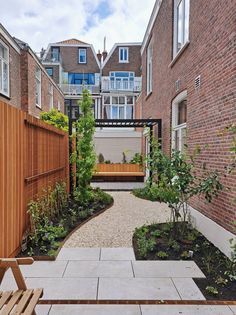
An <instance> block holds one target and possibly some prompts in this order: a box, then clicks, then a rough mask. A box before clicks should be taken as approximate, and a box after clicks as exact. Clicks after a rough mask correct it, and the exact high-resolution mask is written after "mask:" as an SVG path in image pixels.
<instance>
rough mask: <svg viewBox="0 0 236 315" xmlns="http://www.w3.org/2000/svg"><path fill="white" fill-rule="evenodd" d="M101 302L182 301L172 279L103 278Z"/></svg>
mask: <svg viewBox="0 0 236 315" xmlns="http://www.w3.org/2000/svg"><path fill="white" fill-rule="evenodd" d="M98 299H101V300H104V299H105V300H125V299H129V300H138V299H143V300H152V299H161V300H162V299H163V300H164V299H170V300H180V296H179V294H178V292H177V290H176V288H175V286H174V284H173V282H172V281H171V279H163V278H156V279H143V278H129V279H128V278H125V279H123V278H112V279H111V278H110V279H109V278H101V279H99V285H98Z"/></svg>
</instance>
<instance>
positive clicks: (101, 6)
mask: <svg viewBox="0 0 236 315" xmlns="http://www.w3.org/2000/svg"><path fill="white" fill-rule="evenodd" d="M154 3H155V0H145V1H142V0H0V23H2V24H3V26H4V27H5V28H6V29H7V30H8V32H9V33H10V34H11V35H12V36H15V37H17V38H19V39H21V40H23V41H25V42H27V43H28V44H29V45H30V47H31V48H32V49H33V50H34V51H35V52H39V51H40V50H41V48H42V47H44V48H46V47H47V45H48V43H55V42H58V41H62V40H65V39H69V38H77V39H80V40H82V41H84V42H86V43H89V44H93V45H94V48H95V50H96V51H97V50H98V49H100V50H101V51H102V50H103V42H104V37H105V36H106V50H107V51H108V52H109V50H110V49H111V48H112V46H113V44H114V43H117V42H141V41H142V40H143V36H144V33H145V30H146V27H147V24H148V21H149V18H150V15H151V12H152V9H153V6H154Z"/></svg>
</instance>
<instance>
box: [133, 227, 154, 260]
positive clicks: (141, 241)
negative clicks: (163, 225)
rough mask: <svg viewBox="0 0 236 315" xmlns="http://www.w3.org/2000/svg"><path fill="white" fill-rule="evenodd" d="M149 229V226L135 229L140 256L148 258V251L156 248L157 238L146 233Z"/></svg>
mask: <svg viewBox="0 0 236 315" xmlns="http://www.w3.org/2000/svg"><path fill="white" fill-rule="evenodd" d="M148 231H149V229H148V227H147V226H145V225H144V226H142V227H141V228H136V229H135V235H136V237H137V246H138V253H139V255H140V257H142V258H146V257H147V255H148V253H149V252H150V251H151V252H152V251H153V250H154V248H155V245H156V240H155V239H154V238H153V237H151V238H148V236H147V235H146V234H147V233H148Z"/></svg>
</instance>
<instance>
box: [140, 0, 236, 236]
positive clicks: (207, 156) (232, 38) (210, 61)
mask: <svg viewBox="0 0 236 315" xmlns="http://www.w3.org/2000/svg"><path fill="white" fill-rule="evenodd" d="M182 10H184V11H182ZM182 12H184V13H183V14H182ZM235 13H236V12H235V2H234V1H231V0H226V1H224V2H217V1H204V0H198V1H194V0H193V1H190V0H178V1H177V0H174V1H172V0H162V1H159V0H158V1H156V4H155V7H154V10H153V13H152V16H151V19H150V21H149V24H148V28H147V31H146V35H145V37H144V41H143V45H142V49H141V53H142V95H141V99H142V100H141V105H140V106H141V108H142V116H143V118H150V117H152V118H161V119H162V122H163V126H162V127H163V138H162V144H163V149H164V151H165V152H166V153H167V154H170V152H171V148H177V149H180V150H181V148H182V147H183V144H184V143H187V145H188V147H189V150H190V151H193V149H194V148H195V147H196V146H197V145H199V146H201V147H202V148H204V147H205V145H207V146H208V148H207V149H203V152H202V155H201V158H200V160H199V163H204V162H205V163H206V164H207V166H208V167H209V169H217V170H219V171H220V172H222V173H223V172H224V168H225V166H226V165H227V164H228V163H229V157H230V151H229V148H230V145H231V144H232V135H228V136H225V137H223V136H220V132H221V131H222V130H223V129H224V128H225V127H227V126H229V125H231V124H232V123H235V122H236V92H235V91H236V81H235V78H236V58H235V57H236V56H235V48H236V47H235V45H236V44H235V43H236V32H235V30H236V29H235V25H236V24H235V23H236V20H235ZM178 120H179V122H178ZM222 181H223V183H224V184H225V185H226V186H229V187H230V190H229V191H226V190H224V191H223V192H222V193H221V194H220V196H219V197H218V198H216V199H215V200H214V201H213V202H212V204H209V203H207V202H205V200H204V199H202V198H195V199H194V200H193V202H192V204H191V205H192V206H193V207H194V209H195V210H197V211H198V212H199V213H200V214H203V215H205V216H206V217H207V218H209V219H211V220H213V221H214V222H216V223H217V224H219V225H220V226H222V227H223V228H224V229H226V230H228V231H230V232H234V231H235V226H234V223H233V222H234V221H235V220H236V203H235V197H236V174H235V173H234V174H232V175H230V176H228V177H227V179H224V178H222Z"/></svg>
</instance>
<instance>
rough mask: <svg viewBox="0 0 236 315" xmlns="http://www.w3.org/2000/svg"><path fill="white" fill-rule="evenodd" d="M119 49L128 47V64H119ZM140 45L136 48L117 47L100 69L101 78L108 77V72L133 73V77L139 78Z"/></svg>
mask: <svg viewBox="0 0 236 315" xmlns="http://www.w3.org/2000/svg"><path fill="white" fill-rule="evenodd" d="M119 47H128V48H129V62H128V63H119ZM140 48H141V46H140V45H137V46H129V45H123V46H117V47H116V48H115V50H114V52H113V54H112V55H111V57H110V58H109V60H108V61H107V63H106V64H105V66H104V68H103V69H102V75H103V76H109V72H110V71H134V72H135V76H137V77H140V76H141V54H140Z"/></svg>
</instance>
